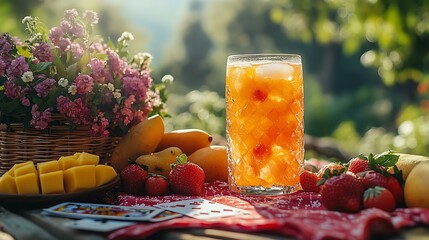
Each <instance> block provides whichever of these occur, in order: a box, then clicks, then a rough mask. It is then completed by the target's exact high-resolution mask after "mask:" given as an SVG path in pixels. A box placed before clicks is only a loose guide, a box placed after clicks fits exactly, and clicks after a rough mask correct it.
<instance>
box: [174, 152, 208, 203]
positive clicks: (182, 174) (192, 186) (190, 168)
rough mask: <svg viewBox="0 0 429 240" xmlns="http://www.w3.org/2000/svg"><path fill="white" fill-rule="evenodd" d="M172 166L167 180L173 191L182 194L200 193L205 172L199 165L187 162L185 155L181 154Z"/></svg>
mask: <svg viewBox="0 0 429 240" xmlns="http://www.w3.org/2000/svg"><path fill="white" fill-rule="evenodd" d="M172 167H173V169H172V170H171V171H170V174H169V176H168V180H169V182H170V187H171V190H172V191H173V192H174V193H178V194H183V195H200V194H201V192H202V189H203V184H204V178H205V173H204V170H203V169H202V168H201V167H200V166H198V165H197V164H195V163H191V162H187V157H186V155H185V154H182V155H180V156H178V157H177V164H175V166H172Z"/></svg>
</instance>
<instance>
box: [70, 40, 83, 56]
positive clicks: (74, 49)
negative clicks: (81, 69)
mask: <svg viewBox="0 0 429 240" xmlns="http://www.w3.org/2000/svg"><path fill="white" fill-rule="evenodd" d="M70 52H71V53H72V56H73V58H74V59H80V58H81V57H82V55H83V53H84V50H83V48H82V46H81V45H80V44H79V43H72V44H70Z"/></svg>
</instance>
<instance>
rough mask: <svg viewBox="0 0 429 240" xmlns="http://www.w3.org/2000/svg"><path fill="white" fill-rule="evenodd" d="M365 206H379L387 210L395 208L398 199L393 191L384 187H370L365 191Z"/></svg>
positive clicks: (390, 210)
mask: <svg viewBox="0 0 429 240" xmlns="http://www.w3.org/2000/svg"><path fill="white" fill-rule="evenodd" d="M363 206H364V208H379V209H382V210H384V211H387V212H392V211H393V210H395V206H396V201H395V198H394V197H393V195H392V193H391V192H390V191H389V190H387V189H386V188H384V187H379V186H375V187H373V188H368V189H367V190H366V191H365V192H364V193H363Z"/></svg>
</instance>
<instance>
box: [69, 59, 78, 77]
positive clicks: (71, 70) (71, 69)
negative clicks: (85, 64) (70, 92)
mask: <svg viewBox="0 0 429 240" xmlns="http://www.w3.org/2000/svg"><path fill="white" fill-rule="evenodd" d="M77 70H78V66H77V63H73V64H72V65H70V66H68V67H67V68H66V73H67V77H69V80H71V81H73V80H74V79H75V78H76V76H77Z"/></svg>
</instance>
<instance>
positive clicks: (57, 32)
mask: <svg viewBox="0 0 429 240" xmlns="http://www.w3.org/2000/svg"><path fill="white" fill-rule="evenodd" d="M63 35H64V32H63V30H62V28H60V27H53V28H51V29H50V30H49V39H51V41H52V43H53V44H54V45H55V46H59V43H60V38H61V37H63Z"/></svg>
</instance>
